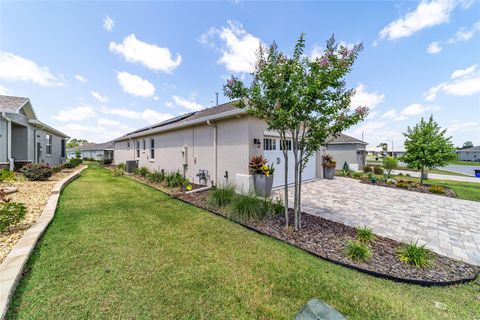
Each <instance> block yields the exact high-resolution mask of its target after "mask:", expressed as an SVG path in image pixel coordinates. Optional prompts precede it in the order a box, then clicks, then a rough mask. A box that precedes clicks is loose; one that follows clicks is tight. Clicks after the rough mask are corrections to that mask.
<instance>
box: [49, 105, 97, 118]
mask: <svg viewBox="0 0 480 320" xmlns="http://www.w3.org/2000/svg"><path fill="white" fill-rule="evenodd" d="M96 116H97V114H96V113H95V111H94V110H93V108H92V107H90V106H86V105H81V106H78V107H74V108H70V109H67V110H60V111H59V112H58V113H57V114H56V115H53V116H52V118H53V119H55V120H57V121H62V122H66V121H82V120H85V119H88V118H94V117H96Z"/></svg>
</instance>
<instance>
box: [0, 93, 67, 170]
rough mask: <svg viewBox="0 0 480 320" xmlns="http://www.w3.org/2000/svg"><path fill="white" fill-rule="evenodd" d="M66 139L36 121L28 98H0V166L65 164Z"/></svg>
mask: <svg viewBox="0 0 480 320" xmlns="http://www.w3.org/2000/svg"><path fill="white" fill-rule="evenodd" d="M67 139H68V136H67V135H66V134H64V133H62V132H60V131H58V130H56V129H54V128H52V127H50V126H48V125H46V124H45V123H43V122H41V121H40V120H38V118H37V115H36V114H35V111H34V109H33V107H32V103H31V102H30V100H29V99H28V98H21V97H12V96H4V95H0V166H1V167H4V168H9V169H10V170H13V168H14V167H15V168H18V167H21V166H22V165H24V164H26V163H45V164H48V165H51V166H55V165H58V164H61V163H63V162H64V161H65V157H66V150H65V143H66V140H67Z"/></svg>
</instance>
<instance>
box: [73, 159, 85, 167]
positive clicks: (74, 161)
mask: <svg viewBox="0 0 480 320" xmlns="http://www.w3.org/2000/svg"><path fill="white" fill-rule="evenodd" d="M82 162H83V160H82V159H79V158H73V159H70V163H71V164H72V165H73V166H74V167H77V166H79V165H80V164H82Z"/></svg>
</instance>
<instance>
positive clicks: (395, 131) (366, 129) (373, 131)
mask: <svg viewBox="0 0 480 320" xmlns="http://www.w3.org/2000/svg"><path fill="white" fill-rule="evenodd" d="M402 130H404V129H403V128H399V127H395V126H392V124H391V123H390V122H385V121H378V120H376V121H365V122H363V123H362V124H361V125H358V126H356V127H354V128H352V129H350V130H349V131H348V132H346V134H348V135H350V136H352V137H355V138H358V139H362V135H363V140H364V141H365V142H368V144H369V146H370V147H371V146H373V147H376V146H377V145H378V144H380V143H381V142H387V143H388V145H389V148H391V144H392V141H393V142H394V148H395V150H403V149H404V148H403V141H404V137H403V135H402Z"/></svg>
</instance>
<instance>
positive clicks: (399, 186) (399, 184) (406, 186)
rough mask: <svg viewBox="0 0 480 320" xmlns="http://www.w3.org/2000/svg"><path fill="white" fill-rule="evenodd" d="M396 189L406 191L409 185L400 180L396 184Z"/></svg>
mask: <svg viewBox="0 0 480 320" xmlns="http://www.w3.org/2000/svg"><path fill="white" fill-rule="evenodd" d="M397 187H398V188H402V189H408V187H410V185H409V184H408V182H405V181H402V180H400V181H399V182H397Z"/></svg>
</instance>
